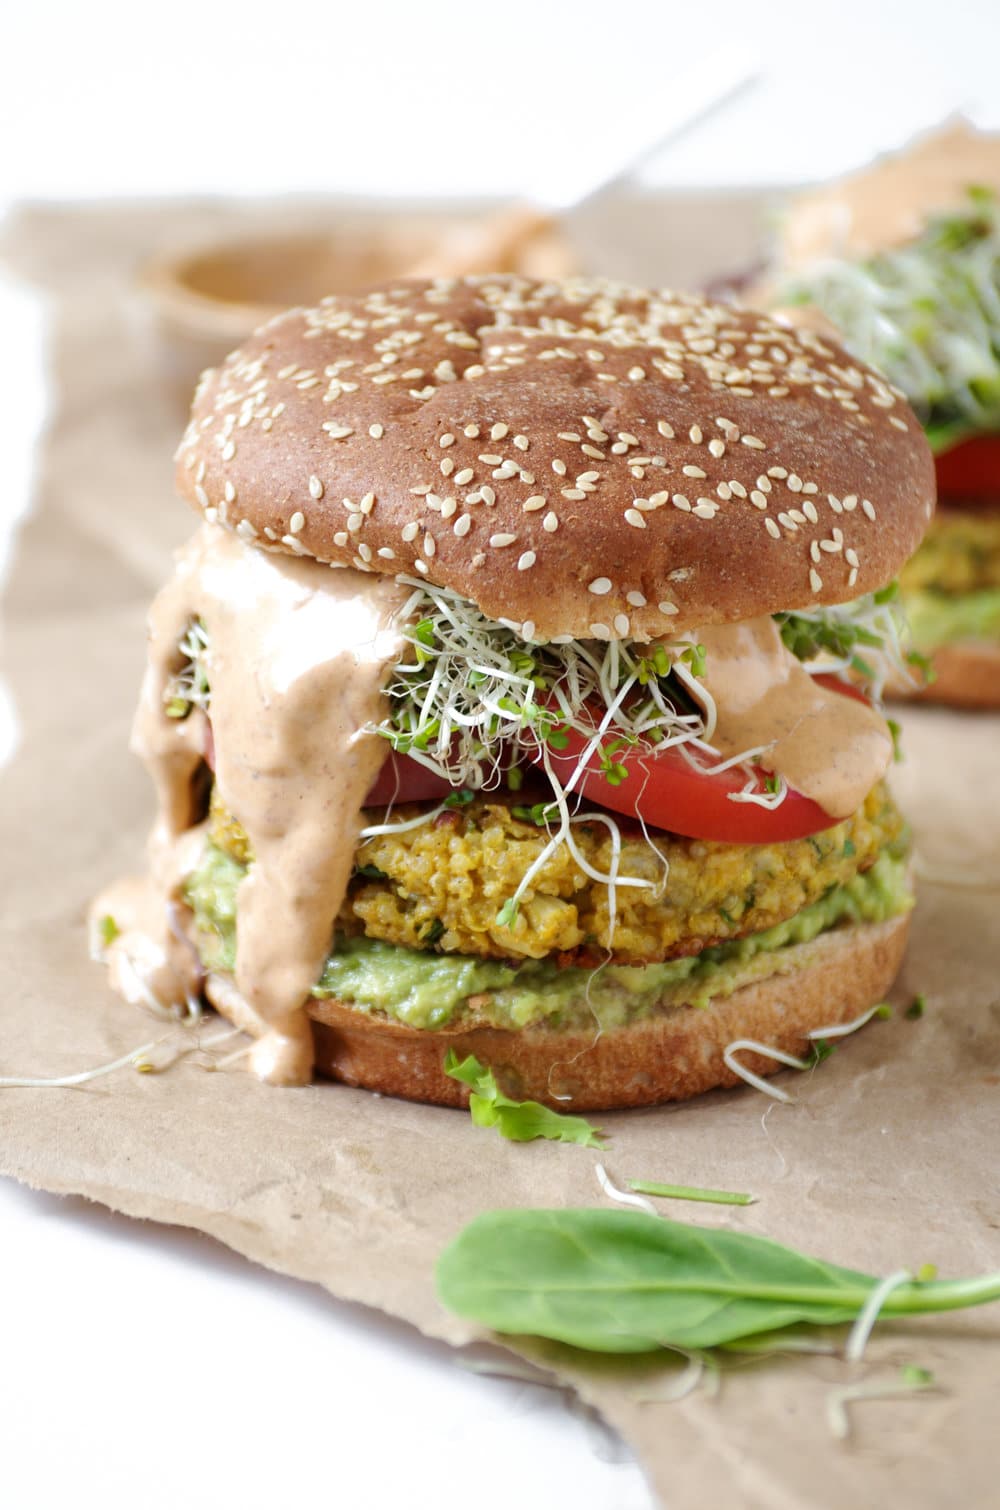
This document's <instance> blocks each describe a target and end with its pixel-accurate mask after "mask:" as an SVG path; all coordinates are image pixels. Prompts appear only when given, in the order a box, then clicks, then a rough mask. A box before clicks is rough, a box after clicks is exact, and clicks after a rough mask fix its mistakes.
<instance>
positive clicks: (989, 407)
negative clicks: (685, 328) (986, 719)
mask: <svg viewBox="0 0 1000 1510" xmlns="http://www.w3.org/2000/svg"><path fill="white" fill-rule="evenodd" d="M998 195H1000V135H998V136H990V135H985V134H982V133H979V132H976V131H973V130H971V129H970V128H969V127H968V126H966V125H964V124H963V123H956V124H953V125H950V126H948V127H947V128H945V129H942V130H940V131H937V132H934V133H933V134H931V135H928V136H926V137H924V138H923V139H921V140H920V141H918V142H917V143H916V144H914V146H912V147H911V148H910V149H909V150H907V151H906V152H903V153H900V154H898V155H896V156H893V157H888V158H885V159H882V160H880V161H879V162H877V163H875V164H874V165H873V166H872V167H870V168H868V169H865V170H864V171H862V172H860V173H857V174H854V175H853V176H851V177H849V178H846V179H844V180H842V181H840V182H838V183H835V184H831V185H829V186H827V187H825V188H821V189H818V190H815V191H813V192H810V193H807V194H805V195H803V196H802V197H801V198H800V199H798V200H796V201H795V202H794V203H793V204H792V205H791V206H790V208H789V210H788V212H787V214H786V216H785V218H784V221H783V224H782V228H781V235H780V241H779V245H778V248H777V256H776V262H775V266H774V267H773V269H772V271H771V273H770V274H769V277H768V287H767V293H766V301H767V302H768V303H770V304H772V305H808V306H810V307H811V308H813V309H818V310H819V311H821V312H822V314H823V315H824V316H825V317H826V318H827V319H828V320H829V321H831V322H832V323H833V325H834V326H836V327H837V328H838V330H839V331H840V332H841V335H842V337H843V339H844V341H845V343H846V345H847V346H848V347H849V349H850V350H851V351H853V352H854V354H855V355H856V356H858V357H860V358H861V359H862V360H864V361H866V362H870V363H871V364H872V365H873V366H875V367H877V368H879V369H881V371H882V372H884V373H885V374H886V376H887V377H888V378H889V379H890V381H891V382H892V383H893V384H894V386H895V387H896V388H897V389H898V390H899V391H901V392H902V393H905V395H906V397H907V398H908V399H909V401H910V403H911V404H912V405H913V407H914V409H915V410H916V412H917V414H918V415H919V416H920V419H921V420H922V422H923V424H924V426H925V428H926V431H927V437H928V440H929V441H930V444H931V446H932V448H933V450H934V453H935V459H936V467H937V479H938V502H939V505H940V507H939V511H938V514H937V516H936V518H935V520H934V522H933V523H932V525H931V528H930V530H929V532H928V535H927V538H926V539H925V541H924V543H923V545H922V546H921V548H920V550H919V551H918V552H917V553H916V555H915V556H914V558H913V560H912V561H911V562H910V563H909V565H908V566H906V567H905V568H904V569H903V571H902V573H901V577H900V585H901V588H902V592H903V600H904V606H905V609H906V613H907V617H908V620H909V623H910V627H911V631H912V634H913V639H914V643H915V644H916V646H917V647H918V649H919V650H921V651H923V652H924V653H925V654H926V655H928V656H929V657H930V658H931V659H932V663H933V667H934V673H935V676H934V680H933V682H932V684H931V685H930V686H929V687H928V688H927V690H926V693H925V695H926V696H929V697H932V698H934V699H935V700H937V701H941V702H950V703H954V704H956V705H959V706H967V707H987V708H989V707H1000V197H998ZM757 297H758V298H760V297H761V295H760V294H758V295H757Z"/></svg>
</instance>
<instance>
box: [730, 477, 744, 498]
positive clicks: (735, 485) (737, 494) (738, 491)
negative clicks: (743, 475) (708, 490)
mask: <svg viewBox="0 0 1000 1510" xmlns="http://www.w3.org/2000/svg"><path fill="white" fill-rule="evenodd" d="M729 488H730V492H731V493H732V494H733V496H734V498H745V497H746V496H747V490H746V488H745V487H744V486H743V484H742V483H741V482H737V480H736V478H735V477H734V478H733V479H732V481H731V482H730V484H729Z"/></svg>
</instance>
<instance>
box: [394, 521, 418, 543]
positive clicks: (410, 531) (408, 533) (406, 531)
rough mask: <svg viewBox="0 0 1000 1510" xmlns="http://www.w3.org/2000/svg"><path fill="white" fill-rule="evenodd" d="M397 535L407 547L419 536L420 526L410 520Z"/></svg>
mask: <svg viewBox="0 0 1000 1510" xmlns="http://www.w3.org/2000/svg"><path fill="white" fill-rule="evenodd" d="M399 533H400V535H401V536H402V537H403V539H404V540H405V541H406V543H407V545H409V544H410V542H411V541H412V540H416V538H417V536H418V535H419V534H420V525H419V524H418V523H417V521H416V520H415V519H411V520H410V523H409V524H404V525H403V528H402V529H401V530H400V532H399Z"/></svg>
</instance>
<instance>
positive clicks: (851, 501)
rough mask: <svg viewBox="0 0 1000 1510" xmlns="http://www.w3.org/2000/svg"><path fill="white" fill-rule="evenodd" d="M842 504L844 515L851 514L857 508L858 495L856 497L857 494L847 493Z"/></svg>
mask: <svg viewBox="0 0 1000 1510" xmlns="http://www.w3.org/2000/svg"><path fill="white" fill-rule="evenodd" d="M842 502H843V506H844V511H845V512H846V513H848V514H853V513H854V510H855V509H856V508H857V506H858V495H857V493H847V494H846V495H845V496H844V498H843V500H842Z"/></svg>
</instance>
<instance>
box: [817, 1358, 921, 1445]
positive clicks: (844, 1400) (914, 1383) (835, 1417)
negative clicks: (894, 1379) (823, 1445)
mask: <svg viewBox="0 0 1000 1510" xmlns="http://www.w3.org/2000/svg"><path fill="white" fill-rule="evenodd" d="M934 1389H937V1385H936V1384H935V1383H934V1379H933V1377H932V1376H931V1375H930V1374H926V1373H925V1371H923V1370H911V1371H909V1373H907V1375H906V1377H904V1378H901V1379H900V1380H899V1382H898V1383H896V1384H889V1383H886V1384H851V1385H848V1386H847V1388H846V1389H832V1390H831V1391H830V1393H829V1394H828V1395H827V1397H826V1421H827V1425H828V1426H829V1428H830V1432H831V1434H832V1435H833V1436H834V1437H836V1439H837V1441H838V1442H846V1441H847V1439H848V1437H849V1436H850V1434H851V1421H850V1417H849V1415H848V1413H847V1407H848V1405H851V1404H853V1403H854V1402H855V1401H860V1400H899V1399H902V1398H903V1397H905V1396H906V1395H912V1394H920V1393H922V1392H924V1391H926V1390H934Z"/></svg>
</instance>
